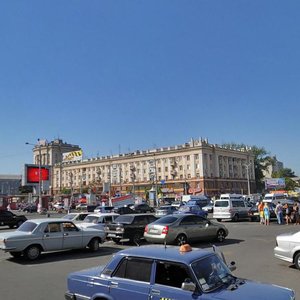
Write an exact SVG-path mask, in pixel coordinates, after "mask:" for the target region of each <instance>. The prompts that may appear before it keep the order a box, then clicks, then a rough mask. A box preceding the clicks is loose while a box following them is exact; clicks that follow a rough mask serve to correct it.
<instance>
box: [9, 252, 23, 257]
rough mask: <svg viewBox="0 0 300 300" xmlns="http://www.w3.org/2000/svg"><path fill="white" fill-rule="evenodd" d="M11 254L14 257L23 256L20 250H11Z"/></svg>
mask: <svg viewBox="0 0 300 300" xmlns="http://www.w3.org/2000/svg"><path fill="white" fill-rule="evenodd" d="M9 254H10V255H11V256H12V257H14V258H19V257H21V256H22V252H21V251H18V252H9Z"/></svg>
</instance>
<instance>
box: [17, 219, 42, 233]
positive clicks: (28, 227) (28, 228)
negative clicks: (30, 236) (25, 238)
mask: <svg viewBox="0 0 300 300" xmlns="http://www.w3.org/2000/svg"><path fill="white" fill-rule="evenodd" d="M36 227H37V224H36V223H34V222H30V221H26V222H24V223H23V224H22V225H21V226H20V227H19V228H18V229H17V231H23V232H32V231H33V230H34V229H35V228H36Z"/></svg>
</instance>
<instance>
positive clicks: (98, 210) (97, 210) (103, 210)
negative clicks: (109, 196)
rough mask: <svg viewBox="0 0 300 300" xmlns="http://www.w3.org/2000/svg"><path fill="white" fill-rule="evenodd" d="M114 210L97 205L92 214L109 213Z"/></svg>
mask: <svg viewBox="0 0 300 300" xmlns="http://www.w3.org/2000/svg"><path fill="white" fill-rule="evenodd" d="M113 210H114V207H113V206H102V205H98V206H97V207H96V208H95V209H94V212H95V213H109V212H112V211H113Z"/></svg>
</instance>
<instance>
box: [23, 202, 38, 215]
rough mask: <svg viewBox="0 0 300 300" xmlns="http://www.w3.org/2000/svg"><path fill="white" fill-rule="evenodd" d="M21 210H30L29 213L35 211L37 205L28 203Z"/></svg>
mask: <svg viewBox="0 0 300 300" xmlns="http://www.w3.org/2000/svg"><path fill="white" fill-rule="evenodd" d="M22 210H23V211H26V212H30V213H32V212H37V205H35V204H28V205H26V206H25V207H24V208H23V209H22Z"/></svg>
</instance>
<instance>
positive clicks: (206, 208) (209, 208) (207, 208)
mask: <svg viewBox="0 0 300 300" xmlns="http://www.w3.org/2000/svg"><path fill="white" fill-rule="evenodd" d="M202 209H203V210H204V211H206V212H208V213H212V212H213V211H214V203H213V202H209V203H208V204H207V205H205V206H203V207H202Z"/></svg>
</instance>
